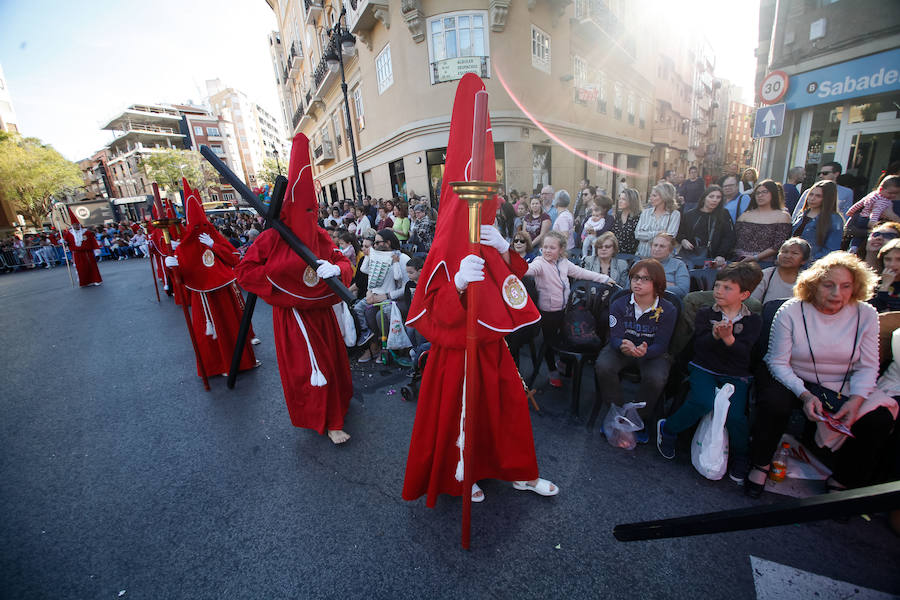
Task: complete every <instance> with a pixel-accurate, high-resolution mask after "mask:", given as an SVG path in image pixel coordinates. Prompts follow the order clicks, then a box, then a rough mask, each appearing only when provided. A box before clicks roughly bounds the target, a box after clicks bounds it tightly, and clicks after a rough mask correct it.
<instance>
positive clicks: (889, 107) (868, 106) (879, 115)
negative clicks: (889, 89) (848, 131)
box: [850, 94, 900, 123]
mask: <svg viewBox="0 0 900 600" xmlns="http://www.w3.org/2000/svg"><path fill="white" fill-rule="evenodd" d="M898 107H900V94H884V95H883V96H876V97H874V98H866V99H865V102H862V103H860V104H851V105H850V123H864V122H866V121H881V120H883V119H896V118H898V116H900V114H898V113H900V109H898Z"/></svg>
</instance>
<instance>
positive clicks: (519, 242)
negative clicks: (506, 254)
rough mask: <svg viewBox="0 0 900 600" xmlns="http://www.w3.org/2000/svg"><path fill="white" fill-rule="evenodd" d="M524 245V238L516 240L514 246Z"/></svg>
mask: <svg viewBox="0 0 900 600" xmlns="http://www.w3.org/2000/svg"><path fill="white" fill-rule="evenodd" d="M524 243H525V240H523V239H522V238H516V239H514V240H513V244H524Z"/></svg>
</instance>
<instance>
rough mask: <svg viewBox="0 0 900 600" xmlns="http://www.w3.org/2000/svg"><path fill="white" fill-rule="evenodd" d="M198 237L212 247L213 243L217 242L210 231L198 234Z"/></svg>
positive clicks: (201, 241) (202, 242)
mask: <svg viewBox="0 0 900 600" xmlns="http://www.w3.org/2000/svg"><path fill="white" fill-rule="evenodd" d="M197 239H198V240H200V243H201V244H206V245H207V246H209V247H210V248H212V247H213V244H214V243H215V242H213V239H212V236H210V235H209V234H208V233H201V234H200V235H198V236H197Z"/></svg>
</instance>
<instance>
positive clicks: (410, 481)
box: [403, 73, 540, 507]
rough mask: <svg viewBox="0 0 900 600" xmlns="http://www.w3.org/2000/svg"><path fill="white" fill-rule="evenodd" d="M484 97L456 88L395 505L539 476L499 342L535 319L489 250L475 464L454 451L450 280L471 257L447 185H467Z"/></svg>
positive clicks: (461, 302)
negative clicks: (488, 482)
mask: <svg viewBox="0 0 900 600" xmlns="http://www.w3.org/2000/svg"><path fill="white" fill-rule="evenodd" d="M483 89H484V83H483V82H482V81H481V79H480V78H479V77H477V76H476V75H474V74H471V73H470V74H467V75H465V76H464V77H463V78H462V80H461V81H460V83H459V86H458V87H457V90H456V99H455V101H454V104H453V115H452V119H451V121H450V139H449V142H448V145H447V163H446V169H445V172H444V185H443V187H442V189H441V213H440V217H439V218H438V222H437V230H436V232H435V237H434V243H433V245H432V246H431V250H430V251H429V253H428V258H427V259H426V260H425V266H424V267H423V269H422V274H421V277H420V279H419V282H420V284H419V287H418V288H417V289H416V292H415V295H414V296H413V301H412V305H411V306H410V309H409V318H408V319H407V324H408V325H411V326H412V327H414V328H415V329H416V330H417V331H419V332H420V333H421V334H422V335H423V336H425V338H426V339H428V341H430V342H431V344H432V345H431V352H430V354H429V359H428V362H427V363H426V367H425V373H424V374H423V377H422V385H421V387H420V390H419V400H418V406H417V408H416V420H415V424H414V425H413V432H412V439H411V440H410V444H409V456H408V458H407V461H406V478H405V480H404V483H403V498H404V499H405V500H415V499H416V498H418V497H420V496H422V495H423V494H427V498H426V505H427V506H429V507H433V506H434V504H435V502H436V500H437V496H438V495H439V494H450V495H453V496H459V495H461V494H462V492H463V490H462V485H463V483H462V481H463V475H464V469H463V468H460V467H465V468H470V467H471V468H473V469H474V479H473V481H478V480H480V479H504V480H507V481H514V480H520V481H521V480H531V479H535V478H536V477H537V476H538V467H537V459H536V457H535V453H534V440H533V437H532V432H531V417H530V415H529V413H528V400H527V397H526V395H525V387H524V384H523V383H522V378H521V377H520V375H519V371H518V369H517V368H516V365H515V363H514V362H513V359H512V355H510V353H509V349H508V348H507V346H506V342H505V341H504V339H503V338H504V336H506V335H508V334H509V333H510V332H512V331H515V330H516V329H519V328H521V327H524V326H527V325H530V324H532V323H535V322H537V321H538V320H540V313H539V312H538V310H537V308H536V307H535V306H534V304H533V303H532V302H531V300H530V299H529V298H528V295H527V294H526V292H525V287H524V285H523V284H522V282H521V280H520V279H519V278H520V277H522V276H524V274H525V272H526V271H527V269H528V265H527V263H526V262H525V261H524V260H522V258H521V257H520V256H519V255H518V254H516V253H515V252H510V253H509V259H510V264H507V263H506V262H505V261H504V260H503V257H502V256H501V255H500V253H499V252H497V251H496V250H495V249H494V248H491V247H488V246H480V254H481V256H482V258H484V260H485V265H484V267H485V268H484V274H485V279H484V281H483V282H480V283H475V284H470V285H478V286H479V287H478V307H477V310H478V322H479V324H480V327H479V329H478V331H477V335H478V338H479V344H478V369H477V370H476V372H477V376H478V388H479V392H480V393H479V397H478V399H477V400H476V401H475V402H474V407H473V403H468V404H467V411H466V419H465V438H464V439H465V444H474V446H473V448H472V454H471V456H472V457H473V462H474V464H473V465H462V464H461V463H462V449H461V448H460V447H459V446H458V445H457V441H458V440H459V439H460V429H461V423H460V416H461V413H462V404H463V390H464V389H465V348H466V310H467V306H466V300H467V294H466V293H463V294H459V293H458V292H457V291H456V286H455V285H454V283H453V276H454V275H455V274H456V272H457V271H458V270H459V263H460V261H461V260H462V259H463V257H465V256H466V255H467V254H469V252H470V251H469V244H468V208H467V205H466V202H465V201H464V200H462V199H460V198H459V197H458V196H457V195H456V193H454V191H453V188H451V187H450V185H449V182H451V181H467V180H468V179H469V176H468V175H469V173H470V172H471V169H470V164H469V163H470V162H471V159H472V137H473V133H472V130H473V126H474V113H475V110H474V106H475V94H476V92H478V91H480V90H483ZM486 138H487V139H486V140H485V144H486V148H485V156H484V161H485V165H484V172H485V173H486V174H488V175H487V176H486V179H488V180H490V181H493V180H494V174H495V172H496V170H495V166H494V152H493V148H494V144H493V139H492V136H491V133H490V125H488V133H487V136H486ZM496 212H497V199H496V197H495V198H494V199H492V200H491V201H489V202H485V203H484V205H483V206H482V209H481V223H482V224H484V225H489V224H492V223H493V221H494V218H495V214H496ZM457 477H458V478H457Z"/></svg>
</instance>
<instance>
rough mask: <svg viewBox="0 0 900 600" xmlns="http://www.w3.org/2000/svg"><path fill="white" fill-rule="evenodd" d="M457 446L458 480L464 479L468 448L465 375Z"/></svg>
mask: <svg viewBox="0 0 900 600" xmlns="http://www.w3.org/2000/svg"><path fill="white" fill-rule="evenodd" d="M465 372H466V371H465V367H463V373H465ZM456 447H457V448H459V462H457V463H456V480H457V481H462V480H463V473H464V472H465V459H464V458H463V452H464V451H465V449H466V378H465V377H463V393H462V408H461V409H460V411H459V437H458V438H456Z"/></svg>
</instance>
